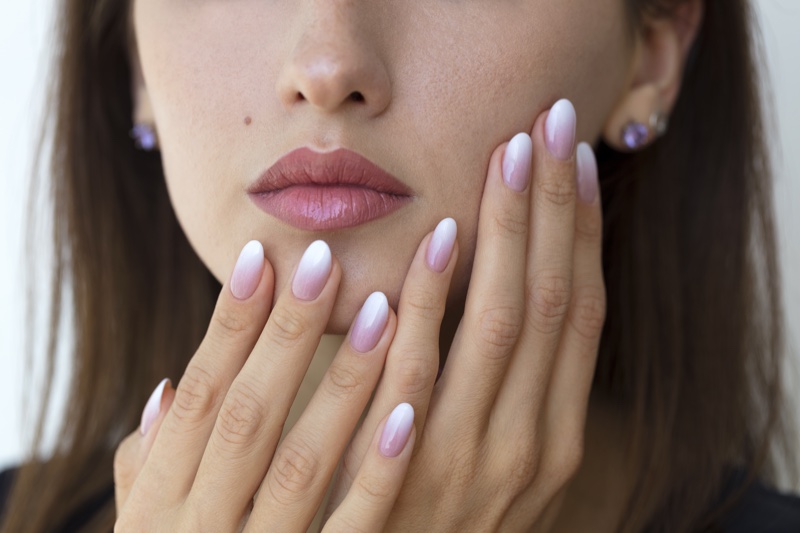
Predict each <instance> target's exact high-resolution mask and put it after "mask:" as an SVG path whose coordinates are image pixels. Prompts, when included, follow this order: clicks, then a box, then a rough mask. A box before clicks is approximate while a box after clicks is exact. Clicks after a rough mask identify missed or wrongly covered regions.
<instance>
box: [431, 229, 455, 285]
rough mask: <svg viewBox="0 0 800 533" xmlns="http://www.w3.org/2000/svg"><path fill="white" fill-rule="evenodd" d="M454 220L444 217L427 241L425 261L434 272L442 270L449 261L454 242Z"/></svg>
mask: <svg viewBox="0 0 800 533" xmlns="http://www.w3.org/2000/svg"><path fill="white" fill-rule="evenodd" d="M456 232H457V227H456V221H455V220H453V219H452V218H446V219H444V220H442V221H441V222H439V224H437V226H436V229H435V230H434V231H433V236H431V240H430V242H429V243H428V251H427V254H426V257H425V262H426V263H428V267H429V268H430V269H431V270H433V271H434V272H440V273H441V272H444V269H445V268H447V263H449V262H450V255H451V254H452V253H453V245H454V244H455V242H456Z"/></svg>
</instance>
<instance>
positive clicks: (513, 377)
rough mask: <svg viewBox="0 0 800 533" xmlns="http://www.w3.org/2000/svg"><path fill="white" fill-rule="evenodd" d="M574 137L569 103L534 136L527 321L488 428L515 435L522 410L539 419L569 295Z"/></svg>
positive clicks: (573, 117)
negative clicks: (492, 426)
mask: <svg viewBox="0 0 800 533" xmlns="http://www.w3.org/2000/svg"><path fill="white" fill-rule="evenodd" d="M542 118H544V119H545V120H544V121H542ZM575 132H576V115H575V109H574V107H573V106H572V104H571V103H570V102H569V101H568V100H559V101H558V102H556V104H555V105H553V107H552V108H551V110H550V112H549V113H548V114H547V116H546V117H540V119H539V120H538V121H537V123H536V126H535V127H534V130H533V135H532V140H533V152H534V154H538V156H537V157H535V158H534V163H533V169H534V170H533V190H532V197H531V202H532V206H531V213H532V217H531V227H532V231H531V232H530V233H529V236H528V248H527V254H528V266H527V274H526V277H525V287H526V289H525V299H526V312H525V317H526V320H525V322H524V326H523V328H522V332H521V334H520V337H519V341H518V344H517V347H516V350H515V352H514V355H513V356H512V359H511V362H510V364H509V368H508V374H507V376H506V380H505V381H504V383H503V385H502V386H501V388H500V392H499V393H498V396H497V400H496V403H495V406H494V409H495V411H494V412H497V413H504V415H503V416H499V417H492V423H495V422H497V423H500V424H502V425H504V426H505V429H507V430H509V431H512V432H514V433H515V434H516V433H518V429H519V423H520V421H519V414H520V411H521V409H522V411H521V412H522V413H526V419H531V420H533V419H534V418H535V416H534V415H536V414H537V413H539V412H540V409H539V406H540V405H542V400H543V398H544V395H545V394H546V391H547V386H548V382H549V380H550V375H551V371H552V365H553V361H554V358H555V354H556V350H557V348H558V345H559V342H560V337H561V332H562V329H563V325H564V322H565V320H566V316H567V311H568V309H569V304H570V299H571V295H572V279H573V243H574V233H575V209H576V207H575V204H576V198H577V183H576V165H575ZM512 413H513V415H512Z"/></svg>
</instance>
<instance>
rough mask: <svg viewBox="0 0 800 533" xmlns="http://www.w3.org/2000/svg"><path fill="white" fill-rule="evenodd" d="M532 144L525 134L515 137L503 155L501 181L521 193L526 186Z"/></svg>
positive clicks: (528, 176)
mask: <svg viewBox="0 0 800 533" xmlns="http://www.w3.org/2000/svg"><path fill="white" fill-rule="evenodd" d="M532 154H533V142H532V141H531V137H530V135H528V134H527V133H518V134H517V135H515V136H514V137H513V138H512V139H511V141H510V142H509V143H508V146H507V147H506V151H505V154H504V155H503V180H504V181H505V182H506V185H508V186H509V188H511V189H513V190H515V191H517V192H522V191H524V190H525V187H527V186H528V180H529V178H530V172H531V156H532Z"/></svg>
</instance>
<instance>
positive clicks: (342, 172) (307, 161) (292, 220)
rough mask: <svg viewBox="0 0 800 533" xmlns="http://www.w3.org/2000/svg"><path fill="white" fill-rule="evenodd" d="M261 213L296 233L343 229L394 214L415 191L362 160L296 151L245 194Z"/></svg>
mask: <svg viewBox="0 0 800 533" xmlns="http://www.w3.org/2000/svg"><path fill="white" fill-rule="evenodd" d="M247 192H248V195H249V196H250V199H251V200H252V201H253V202H254V203H255V204H256V205H257V206H258V207H259V208H260V209H262V210H263V211H265V212H267V213H269V214H270V215H272V216H275V217H277V218H279V219H281V220H283V221H284V222H286V223H288V224H291V225H292V226H295V227H297V228H300V229H304V230H309V231H324V230H334V229H344V228H350V227H354V226H358V225H361V224H365V223H367V222H369V221H371V220H375V219H378V218H381V217H384V216H387V215H389V214H390V213H393V212H394V211H396V210H398V209H400V208H401V207H403V206H404V205H406V204H408V203H409V202H411V201H412V200H413V198H414V191H413V190H411V189H410V188H409V187H407V186H406V185H405V184H403V183H402V182H400V181H399V180H398V179H397V178H395V177H394V176H392V175H391V174H389V173H388V172H386V171H385V170H383V169H382V168H380V167H379V166H377V165H375V164H374V163H372V162H371V161H369V160H368V159H366V158H364V157H362V156H361V155H359V154H357V153H356V152H353V151H351V150H347V149H344V148H340V149H338V150H336V151H333V152H325V153H320V152H315V151H313V150H310V149H308V148H298V149H296V150H293V151H291V152H289V153H288V154H286V155H285V156H283V157H282V158H280V159H279V160H278V161H277V162H276V163H275V164H274V165H273V166H272V167H270V168H269V169H267V171H266V172H264V173H263V174H262V175H261V176H260V177H259V178H258V179H257V180H256V181H255V182H254V183H253V184H252V185H251V186H250V187H248V189H247Z"/></svg>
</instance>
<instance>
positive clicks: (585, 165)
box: [578, 142, 598, 204]
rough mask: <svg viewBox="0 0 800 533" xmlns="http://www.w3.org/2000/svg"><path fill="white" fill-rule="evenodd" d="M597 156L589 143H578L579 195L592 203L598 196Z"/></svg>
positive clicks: (588, 202)
mask: <svg viewBox="0 0 800 533" xmlns="http://www.w3.org/2000/svg"><path fill="white" fill-rule="evenodd" d="M597 187H598V183H597V158H596V157H595V155H594V150H592V147H591V146H589V144H588V143H583V142H582V143H580V144H579V145H578V197H579V198H580V199H581V200H583V201H584V202H586V203H587V204H591V203H592V202H594V199H595V197H597Z"/></svg>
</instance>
